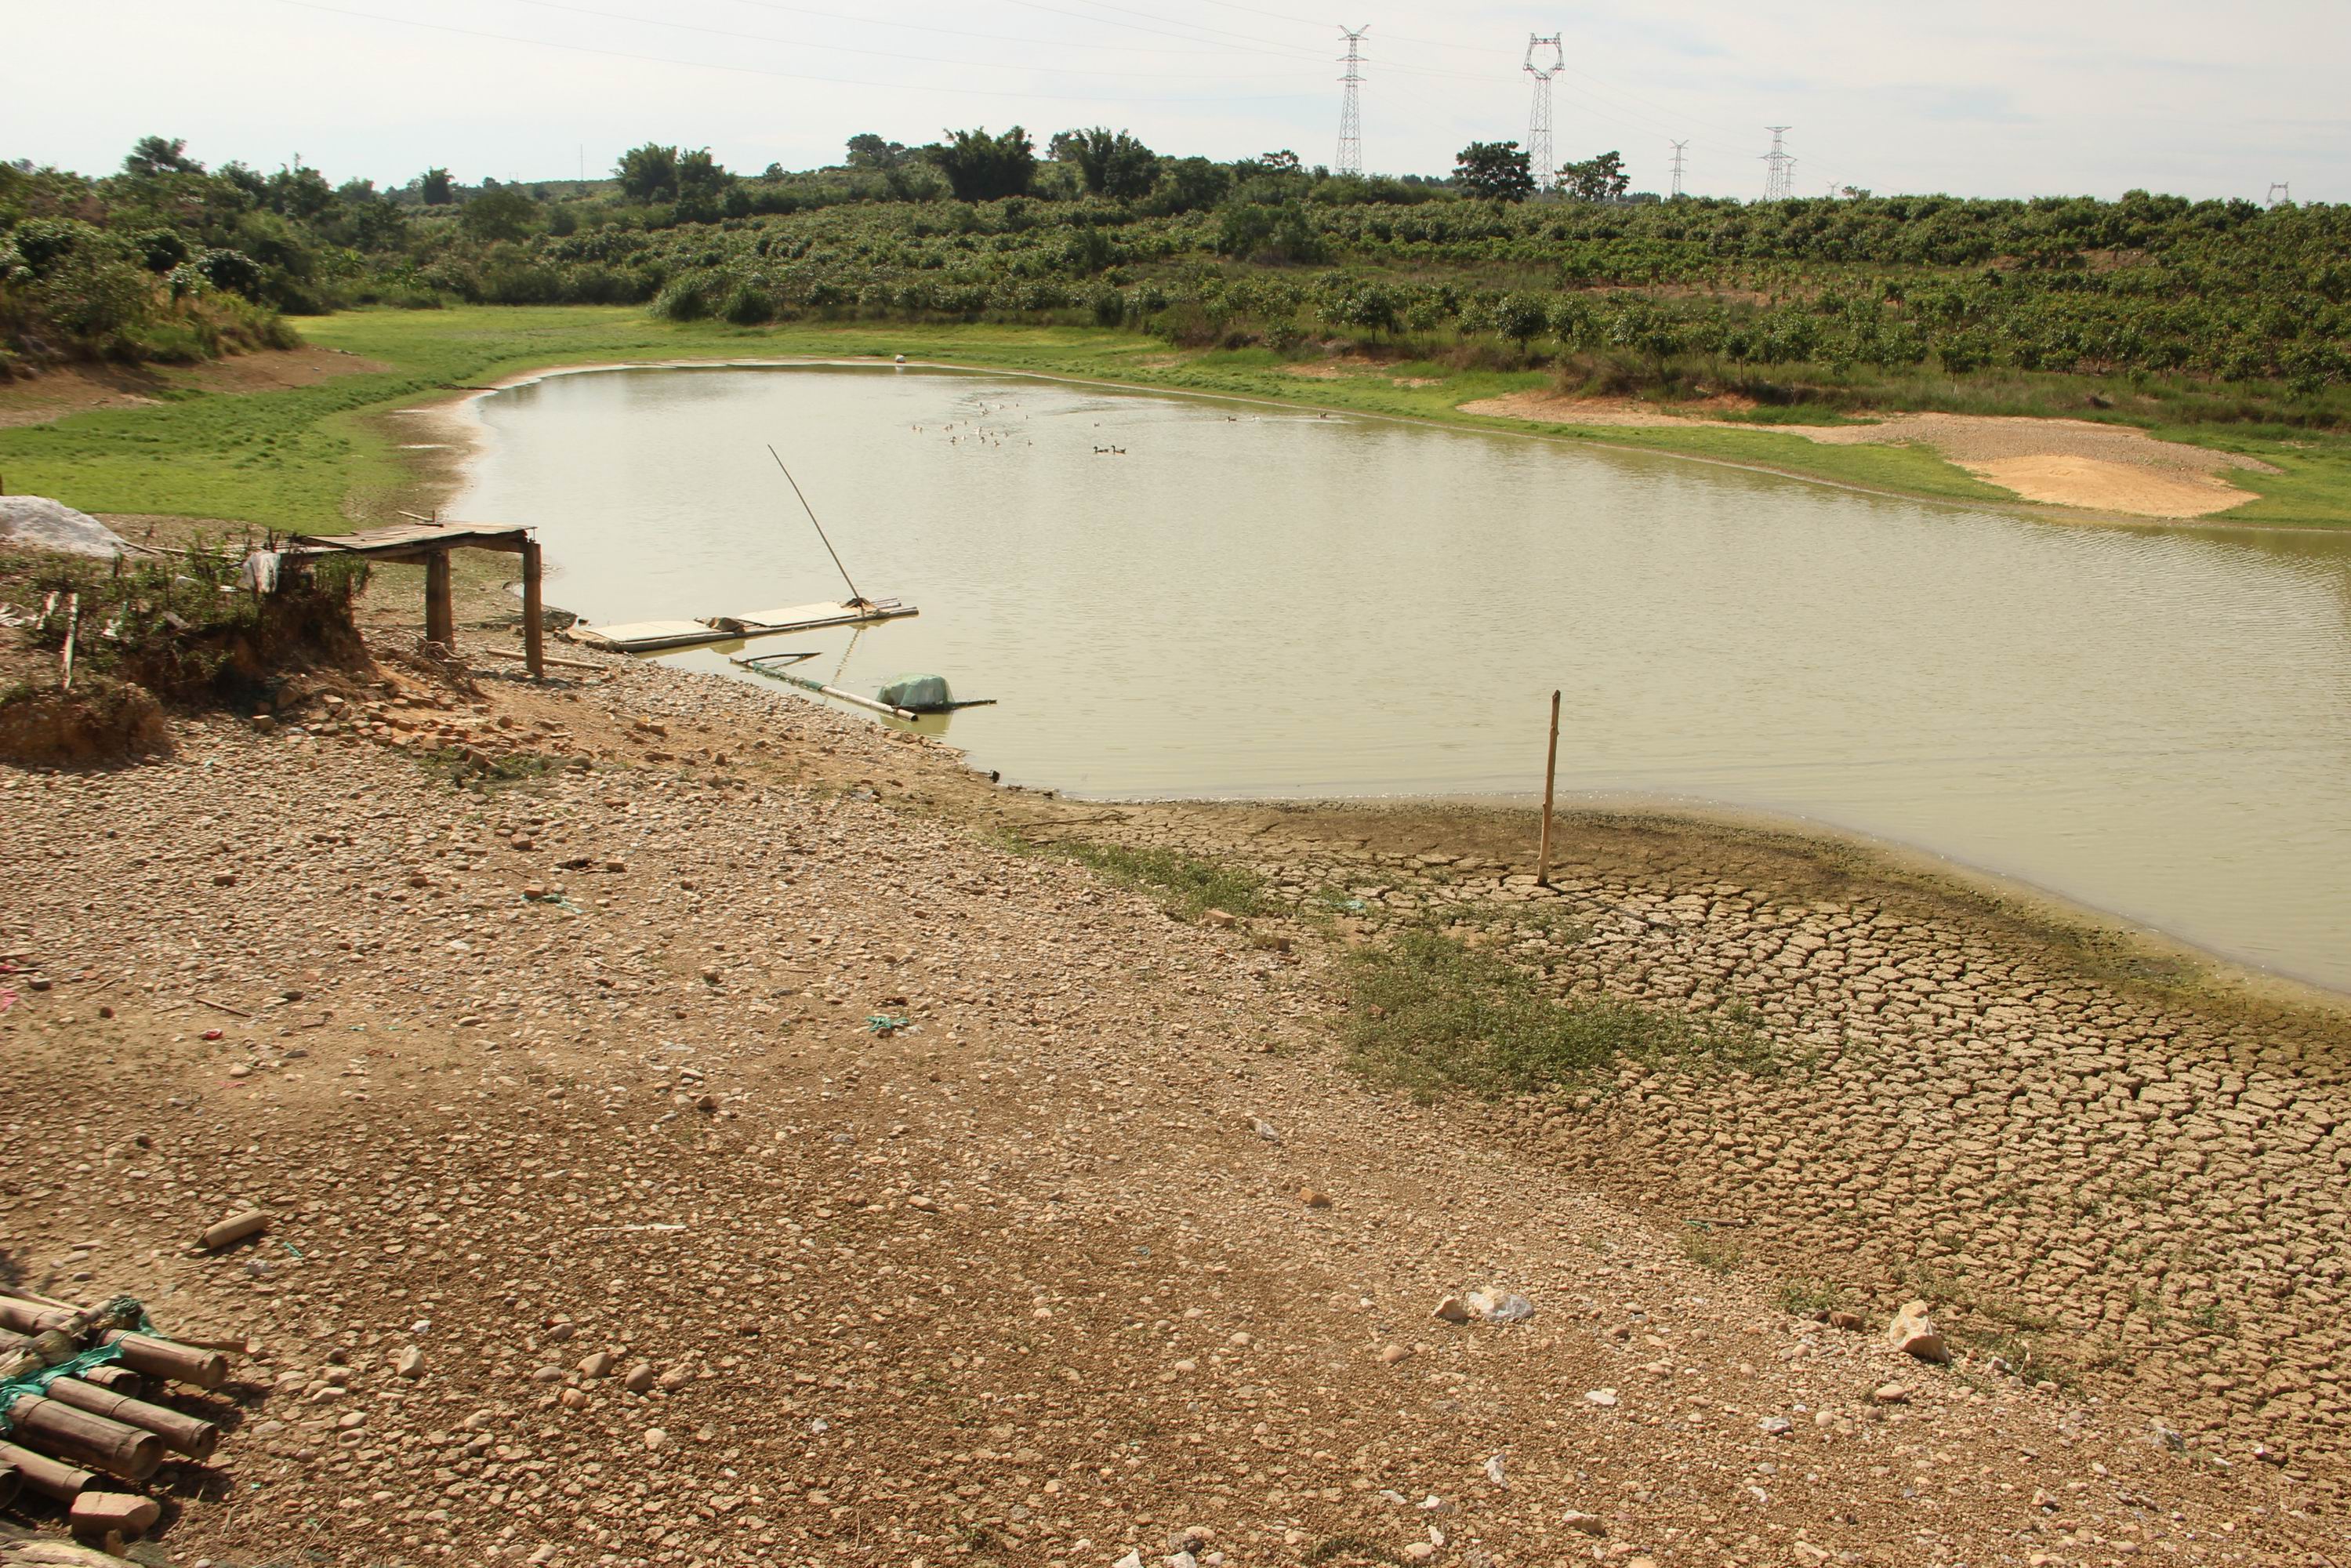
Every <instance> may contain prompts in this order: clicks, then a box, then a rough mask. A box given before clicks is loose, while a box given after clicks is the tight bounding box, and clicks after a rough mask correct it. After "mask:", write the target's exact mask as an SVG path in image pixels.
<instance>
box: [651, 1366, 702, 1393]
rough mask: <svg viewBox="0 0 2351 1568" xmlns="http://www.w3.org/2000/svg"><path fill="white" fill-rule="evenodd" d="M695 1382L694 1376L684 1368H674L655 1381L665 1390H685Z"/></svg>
mask: <svg viewBox="0 0 2351 1568" xmlns="http://www.w3.org/2000/svg"><path fill="white" fill-rule="evenodd" d="M693 1380H694V1374H692V1373H691V1372H688V1371H687V1370H686V1369H685V1368H684V1367H682V1366H673V1367H671V1368H670V1369H669V1370H668V1371H667V1372H664V1373H663V1374H662V1375H661V1376H660V1377H658V1378H656V1379H654V1381H655V1382H657V1383H659V1384H660V1385H662V1386H663V1387H664V1388H672V1389H675V1388H683V1387H684V1386H685V1385H687V1384H688V1383H691V1382H692V1381H693Z"/></svg>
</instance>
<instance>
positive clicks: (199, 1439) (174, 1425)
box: [48, 1377, 221, 1459]
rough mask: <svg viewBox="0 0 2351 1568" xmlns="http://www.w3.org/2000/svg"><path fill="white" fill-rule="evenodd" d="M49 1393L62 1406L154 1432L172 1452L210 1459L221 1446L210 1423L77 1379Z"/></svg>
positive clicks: (59, 1381)
mask: <svg viewBox="0 0 2351 1568" xmlns="http://www.w3.org/2000/svg"><path fill="white" fill-rule="evenodd" d="M48 1394H49V1397H50V1398H52V1399H54V1400H56V1401H57V1403H58V1404H60V1405H70V1406H73V1407H74V1408H75V1409H77V1410H86V1411H88V1412H89V1414H90V1415H93V1416H105V1417H106V1418H107V1419H108V1420H110V1421H120V1422H121V1423H122V1424H123V1425H124V1426H126V1427H138V1428H139V1429H140V1430H141V1431H142V1432H152V1433H154V1434H155V1436H157V1437H161V1438H162V1439H163V1443H164V1446H165V1447H167V1448H170V1449H171V1450H172V1452H173V1453H175V1454H185V1455H186V1456H187V1457H188V1458H192V1459H209V1458H212V1457H213V1450H214V1448H219V1447H220V1436H221V1430H220V1428H219V1427H215V1426H214V1425H213V1424H212V1423H211V1422H210V1421H204V1420H199V1419H198V1418H196V1417H195V1416H188V1415H183V1413H181V1412H180V1411H177V1410H171V1409H166V1408H165V1407H164V1406H161V1405H150V1404H148V1403H147V1402H146V1401H145V1400H143V1399H131V1398H127V1397H125V1396H122V1395H120V1394H109V1393H108V1392H107V1391H106V1390H105V1389H103V1388H99V1387H98V1386H96V1385H93V1384H88V1383H84V1382H82V1381H81V1380H80V1379H78V1378H73V1377H60V1378H58V1379H57V1381H56V1382H54V1383H52V1384H50V1385H49V1388H48Z"/></svg>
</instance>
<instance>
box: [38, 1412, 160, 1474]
mask: <svg viewBox="0 0 2351 1568" xmlns="http://www.w3.org/2000/svg"><path fill="white" fill-rule="evenodd" d="M8 1429H9V1431H10V1432H11V1433H12V1434H13V1435H15V1436H16V1437H22V1438H24V1439H25V1440H26V1442H28V1443H38V1444H39V1445H40V1446H41V1447H42V1448H47V1449H48V1450H49V1451H50V1452H51V1453H53V1454H55V1455H57V1457H58V1458H61V1459H67V1460H69V1461H71V1462H72V1463H74V1464H77V1465H89V1466H92V1467H94V1468H96V1469H101V1470H107V1471H110V1472H111V1473H113V1474H115V1475H118V1476H120V1477H121V1478H122V1479H125V1480H132V1481H143V1480H145V1479H147V1478H148V1477H149V1476H152V1475H153V1474H154V1473H155V1471H156V1469H157V1468H158V1467H159V1466H161V1465H162V1462H163V1439H162V1438H161V1437H157V1436H156V1435H155V1434H154V1433H152V1432H142V1431H141V1430H140V1429H139V1428H138V1427H126V1426H124V1425H123V1424H122V1423H121V1422H120V1421H110V1420H108V1419H107V1418H106V1417H105V1416H93V1415H91V1414H90V1413H89V1411H87V1410H77V1409H75V1408H74V1407H73V1406H70V1405H68V1404H65V1403H64V1402H62V1401H60V1400H57V1399H51V1398H48V1397H47V1396H42V1395H38V1394H20V1395H18V1396H16V1400H15V1401H14V1402H13V1403H12V1404H10V1405H9V1406H8Z"/></svg>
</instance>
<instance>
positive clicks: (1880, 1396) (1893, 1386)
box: [1869, 1383, 1910, 1405]
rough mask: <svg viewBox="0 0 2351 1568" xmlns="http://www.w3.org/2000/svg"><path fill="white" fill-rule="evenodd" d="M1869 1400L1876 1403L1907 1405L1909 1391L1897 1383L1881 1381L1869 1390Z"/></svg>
mask: <svg viewBox="0 0 2351 1568" xmlns="http://www.w3.org/2000/svg"><path fill="white" fill-rule="evenodd" d="M1869 1397H1870V1400H1871V1402H1872V1403H1873V1404H1877V1405H1907V1404H1909V1403H1910V1391H1909V1390H1908V1389H1907V1388H1905V1387H1903V1386H1902V1385H1900V1384H1898V1383H1881V1384H1879V1385H1877V1386H1876V1388H1874V1389H1872V1390H1870V1394H1869Z"/></svg>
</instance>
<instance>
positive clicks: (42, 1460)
mask: <svg viewBox="0 0 2351 1568" xmlns="http://www.w3.org/2000/svg"><path fill="white" fill-rule="evenodd" d="M0 1465H5V1466H7V1467H8V1468H9V1469H13V1470H15V1471H16V1474H17V1475H18V1476H19V1477H21V1478H22V1479H23V1480H24V1483H25V1484H26V1486H28V1487H30V1488H32V1489H33V1490H35V1491H37V1492H39V1493H40V1494H41V1495H42V1496H43V1497H49V1498H55V1499H57V1501H59V1502H71V1501H73V1500H74V1497H75V1495H76V1494H77V1493H78V1492H79V1491H80V1490H81V1489H82V1488H84V1487H86V1486H89V1485H90V1484H92V1483H93V1482H95V1481H96V1480H97V1479H98V1478H97V1477H96V1476H94V1475H92V1474H90V1473H89V1471H88V1470H86V1469H82V1468H81V1467H80V1466H78V1465H69V1464H67V1463H66V1462H65V1461H64V1460H63V1459H53V1458H49V1456H48V1455H47V1454H37V1453H35V1452H33V1450H32V1449H30V1448H20V1447H18V1446H17V1445H16V1444H15V1443H0Z"/></svg>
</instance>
